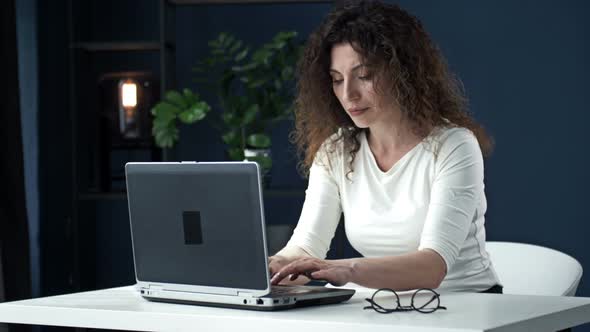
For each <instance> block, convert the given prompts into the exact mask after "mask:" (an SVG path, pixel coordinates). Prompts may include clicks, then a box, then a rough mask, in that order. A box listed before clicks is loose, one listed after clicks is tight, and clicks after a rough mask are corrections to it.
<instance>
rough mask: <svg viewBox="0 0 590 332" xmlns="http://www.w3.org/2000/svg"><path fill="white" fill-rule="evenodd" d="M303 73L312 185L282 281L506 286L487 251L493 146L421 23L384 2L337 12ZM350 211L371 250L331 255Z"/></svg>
mask: <svg viewBox="0 0 590 332" xmlns="http://www.w3.org/2000/svg"><path fill="white" fill-rule="evenodd" d="M299 74H300V75H299V82H298V96H297V101H296V129H295V132H294V139H295V141H296V143H297V145H298V148H299V149H300V151H301V152H302V153H303V155H304V157H305V158H304V161H303V166H304V168H305V169H308V170H309V186H308V189H307V191H306V199H305V203H304V205H303V210H302V213H301V217H300V219H299V223H298V225H297V227H296V229H295V231H294V233H293V236H292V237H291V239H290V241H289V243H288V244H287V245H286V246H285V248H283V249H282V250H281V251H280V252H278V253H277V254H276V255H275V256H272V257H270V259H269V260H270V269H271V274H272V275H273V277H272V280H271V282H272V283H273V284H278V283H283V284H285V283H298V284H301V283H305V282H307V281H308V280H309V279H308V278H313V279H323V280H326V281H328V282H330V283H332V284H334V285H344V284H346V283H349V282H352V283H355V284H358V285H361V286H366V287H370V288H391V289H395V290H409V289H417V288H440V289H445V290H450V291H490V292H499V291H501V286H500V284H499V281H498V278H497V276H496V274H495V272H494V269H493V267H492V264H491V262H490V259H489V256H488V254H487V252H486V250H485V228H484V220H485V219H484V214H485V211H486V198H485V194H484V181H483V173H484V172H483V166H484V165H483V157H482V151H483V153H484V154H486V153H489V152H490V150H491V146H492V142H491V140H490V138H489V137H488V136H487V135H486V133H485V131H484V130H483V128H482V127H481V126H480V125H478V124H477V123H476V122H475V121H474V120H473V119H472V117H471V116H470V115H469V114H468V113H467V112H466V101H465V98H464V95H463V92H462V90H461V89H460V85H459V84H458V82H457V81H456V80H455V79H454V78H453V77H452V75H451V74H450V73H449V72H448V70H447V66H446V64H445V61H444V59H443V57H442V55H441V54H440V52H439V51H438V49H437V48H436V47H435V45H434V44H433V43H432V41H431V40H430V38H429V36H428V35H427V33H426V32H425V31H424V28H423V27H422V24H421V23H420V22H419V21H418V19H417V18H415V17H414V16H412V15H410V14H408V13H407V12H405V11H404V10H402V9H401V8H399V7H398V6H394V5H387V4H383V3H380V2H373V1H371V2H356V3H351V4H348V5H345V6H342V7H340V8H337V9H335V10H334V11H333V12H332V13H330V14H329V15H328V17H327V18H326V19H325V21H324V22H323V23H322V25H321V26H320V27H319V28H318V30H317V31H315V32H314V33H313V34H312V35H311V37H310V39H309V41H308V43H307V45H306V50H305V52H304V56H303V59H302V61H301V63H300V67H299ZM342 212H343V213H344V219H345V229H346V234H347V237H348V239H349V241H350V243H351V244H352V245H353V247H354V248H355V249H356V250H357V251H358V252H360V253H361V254H362V255H363V256H364V257H362V258H354V259H342V260H325V259H324V257H325V255H326V253H327V251H328V249H329V244H330V241H331V239H332V237H333V236H334V232H335V229H336V226H337V224H338V221H339V219H340V214H341V213H342ZM305 276H307V278H306V277H305Z"/></svg>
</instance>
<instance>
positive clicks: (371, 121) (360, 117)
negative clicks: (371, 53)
mask: <svg viewBox="0 0 590 332" xmlns="http://www.w3.org/2000/svg"><path fill="white" fill-rule="evenodd" d="M330 75H331V76H332V89H333V91H334V94H335V95H336V97H337V98H338V100H339V101H340V104H341V105H342V108H344V110H345V111H346V113H347V114H348V115H349V116H350V118H351V119H352V121H353V122H354V124H355V125H356V126H357V127H359V128H369V127H372V126H374V125H376V124H379V123H380V122H385V121H386V118H389V116H388V115H391V112H386V110H384V109H383V106H382V105H383V102H382V98H379V96H378V95H377V94H376V93H375V90H374V89H373V77H372V75H373V73H371V70H370V68H369V67H367V66H366V65H365V64H364V63H363V62H362V58H361V56H360V54H358V53H357V52H356V51H355V50H354V49H353V48H352V46H351V45H350V44H348V43H343V44H337V45H335V46H334V47H332V53H331V66H330Z"/></svg>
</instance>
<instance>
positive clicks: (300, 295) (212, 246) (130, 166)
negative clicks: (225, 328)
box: [125, 162, 354, 310]
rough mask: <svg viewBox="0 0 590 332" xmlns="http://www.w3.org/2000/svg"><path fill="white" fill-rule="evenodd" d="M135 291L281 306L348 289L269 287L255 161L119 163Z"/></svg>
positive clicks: (161, 297)
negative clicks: (122, 165) (124, 184)
mask: <svg viewBox="0 0 590 332" xmlns="http://www.w3.org/2000/svg"><path fill="white" fill-rule="evenodd" d="M125 174H126V181H127V199H128V204H129V219H130V222H131V236H132V240H133V259H134V263H135V275H136V278H137V286H136V289H137V291H138V292H139V293H140V294H141V296H143V297H144V298H146V299H148V300H153V301H164V302H174V303H189V304H198V305H209V306H221V307H232V308H244V309H255V310H281V309H288V308H293V307H298V306H308V305H316V304H329V303H338V302H342V301H346V300H348V299H349V298H350V297H351V296H352V295H353V294H354V290H349V289H334V288H326V287H323V286H272V287H271V285H270V281H269V270H268V251H267V246H266V235H265V222H264V206H263V201H262V190H261V186H260V175H259V174H260V172H259V168H258V164H256V163H253V162H203V163H200V162H199V163H196V162H167V163H127V164H126V165H125Z"/></svg>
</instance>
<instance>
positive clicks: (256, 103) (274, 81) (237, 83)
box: [194, 31, 301, 171]
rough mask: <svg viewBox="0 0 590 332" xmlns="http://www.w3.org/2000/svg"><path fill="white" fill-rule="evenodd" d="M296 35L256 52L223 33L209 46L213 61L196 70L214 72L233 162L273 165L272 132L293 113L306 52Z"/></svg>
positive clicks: (280, 37) (279, 38) (265, 167)
mask: <svg viewBox="0 0 590 332" xmlns="http://www.w3.org/2000/svg"><path fill="white" fill-rule="evenodd" d="M296 37H297V33H296V32H294V31H289V32H279V33H278V34H277V35H275V36H274V37H273V38H272V40H271V41H270V42H268V43H266V44H264V45H262V46H261V47H259V48H257V49H255V50H252V49H251V47H249V46H247V45H245V44H244V42H243V41H241V40H239V39H237V38H235V36H233V35H231V34H228V33H221V34H220V35H219V36H218V38H217V39H215V40H212V41H211V42H209V48H210V54H211V55H210V56H209V57H208V58H207V59H205V60H204V61H202V62H201V63H200V64H199V65H198V66H197V67H196V68H194V71H195V72H196V73H197V75H198V76H199V77H200V78H201V80H200V81H201V82H204V81H203V80H202V79H203V74H204V73H205V72H206V73H213V74H214V75H215V76H217V77H218V80H217V81H216V82H215V88H216V90H217V91H216V92H217V96H218V97H219V102H220V106H221V108H222V114H221V120H222V125H221V128H222V132H223V134H222V139H223V142H224V143H225V144H226V146H227V152H228V156H229V158H230V159H233V160H243V159H248V160H255V161H257V162H258V163H259V164H260V165H261V166H262V168H263V170H264V171H268V170H269V169H270V167H271V166H272V159H271V157H270V147H271V144H272V141H271V138H270V130H271V129H272V127H273V125H274V124H276V123H277V122H278V121H281V120H284V119H286V118H288V117H290V116H291V114H292V101H293V95H294V94H293V92H294V86H293V81H294V72H295V65H296V62H297V60H298V58H299V55H300V53H301V47H300V45H299V44H298V43H297V42H296Z"/></svg>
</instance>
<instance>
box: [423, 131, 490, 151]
mask: <svg viewBox="0 0 590 332" xmlns="http://www.w3.org/2000/svg"><path fill="white" fill-rule="evenodd" d="M428 141H429V143H430V144H431V145H433V146H434V150H435V151H436V155H437V156H438V157H439V158H438V159H440V157H443V158H446V157H447V156H449V155H453V154H457V153H459V152H470V153H473V152H477V153H478V154H481V150H480V148H479V143H478V141H477V138H476V137H475V134H473V132H472V131H471V130H469V129H467V128H464V127H456V126H445V127H437V128H435V129H434V130H433V132H432V133H431V134H430V136H429V137H428Z"/></svg>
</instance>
